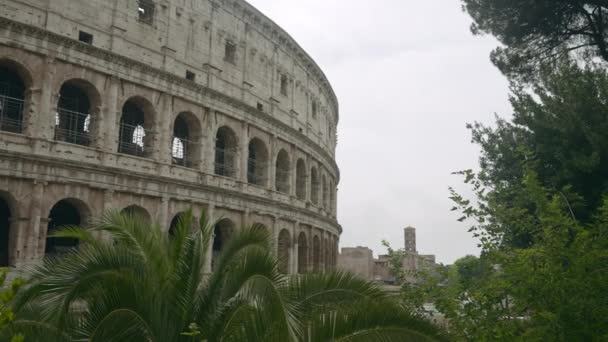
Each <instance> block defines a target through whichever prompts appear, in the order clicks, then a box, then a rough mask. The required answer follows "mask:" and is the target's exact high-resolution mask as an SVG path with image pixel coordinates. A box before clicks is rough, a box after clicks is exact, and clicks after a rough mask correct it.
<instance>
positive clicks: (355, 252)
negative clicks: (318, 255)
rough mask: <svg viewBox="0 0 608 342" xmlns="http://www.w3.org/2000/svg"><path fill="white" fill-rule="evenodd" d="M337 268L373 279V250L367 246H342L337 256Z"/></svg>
mask: <svg viewBox="0 0 608 342" xmlns="http://www.w3.org/2000/svg"><path fill="white" fill-rule="evenodd" d="M338 268H339V269H341V270H344V271H348V272H351V273H354V274H358V275H360V276H361V277H363V279H367V280H373V277H374V254H373V251H372V250H371V249H369V248H367V247H344V248H342V252H341V253H340V255H339V256H338Z"/></svg>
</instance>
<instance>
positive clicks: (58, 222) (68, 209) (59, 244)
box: [44, 200, 82, 255]
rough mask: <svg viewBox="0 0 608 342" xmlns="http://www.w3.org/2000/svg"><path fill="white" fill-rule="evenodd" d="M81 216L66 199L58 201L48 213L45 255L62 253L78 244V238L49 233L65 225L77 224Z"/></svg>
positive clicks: (79, 222)
mask: <svg viewBox="0 0 608 342" xmlns="http://www.w3.org/2000/svg"><path fill="white" fill-rule="evenodd" d="M81 223H82V217H81V215H80V212H79V211H78V209H77V208H76V207H75V206H74V205H72V204H71V203H70V202H69V201H67V200H62V201H59V202H58V203H57V204H55V206H54V207H53V209H51V213H50V215H49V224H48V230H47V238H46V247H45V251H44V253H45V254H47V255H57V254H64V253H67V252H69V251H70V250H72V249H73V248H75V247H77V246H78V240H76V239H70V238H56V237H51V236H50V235H51V234H53V233H55V232H56V231H57V230H59V229H61V228H63V227H65V226H79V225H80V224H81Z"/></svg>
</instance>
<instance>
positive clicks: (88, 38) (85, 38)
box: [78, 31, 93, 45]
mask: <svg viewBox="0 0 608 342" xmlns="http://www.w3.org/2000/svg"><path fill="white" fill-rule="evenodd" d="M78 40H80V41H81V42H83V43H86V44H89V45H93V35H92V34H90V33H87V32H84V31H79V32H78Z"/></svg>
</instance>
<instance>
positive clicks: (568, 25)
mask: <svg viewBox="0 0 608 342" xmlns="http://www.w3.org/2000/svg"><path fill="white" fill-rule="evenodd" d="M462 3H463V9H464V10H465V11H466V12H467V13H469V15H470V16H471V17H472V18H473V21H474V23H473V25H472V28H471V29H472V31H473V33H475V34H483V33H488V34H491V35H493V36H494V37H496V38H497V39H498V40H499V41H500V42H501V43H502V44H503V47H499V48H497V49H496V50H495V51H494V52H493V53H492V60H493V61H494V63H495V64H496V65H497V66H498V67H499V68H500V69H501V70H502V71H503V72H504V73H505V74H507V75H509V76H517V77H526V76H529V75H531V74H535V73H536V72H537V71H538V70H539V69H540V65H544V64H546V63H548V62H552V61H554V60H555V59H557V58H558V57H559V56H560V55H561V54H562V53H564V52H572V51H575V52H581V54H579V55H582V56H584V57H586V58H588V60H589V58H590V57H593V56H598V57H600V58H601V59H603V60H605V61H608V19H607V18H608V17H607V13H608V2H606V1H605V0H598V1H596V0H534V1H530V0H462Z"/></svg>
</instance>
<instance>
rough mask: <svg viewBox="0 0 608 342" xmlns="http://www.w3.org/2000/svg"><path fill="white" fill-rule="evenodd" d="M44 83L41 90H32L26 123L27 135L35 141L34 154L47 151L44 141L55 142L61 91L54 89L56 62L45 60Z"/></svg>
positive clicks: (49, 59) (48, 58)
mask: <svg viewBox="0 0 608 342" xmlns="http://www.w3.org/2000/svg"><path fill="white" fill-rule="evenodd" d="M43 70H44V72H43V76H42V82H41V84H40V88H39V89H36V88H34V89H32V91H31V94H32V98H31V103H30V110H29V112H28V113H27V117H26V118H25V119H26V122H25V134H27V135H28V136H30V137H32V138H33V139H34V146H33V150H34V153H40V152H41V150H43V149H45V146H44V142H43V141H44V140H53V139H54V134H55V113H56V111H57V110H56V107H57V100H58V97H57V94H58V93H59V89H53V80H54V76H55V60H54V58H52V57H47V58H45V60H44V68H43Z"/></svg>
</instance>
